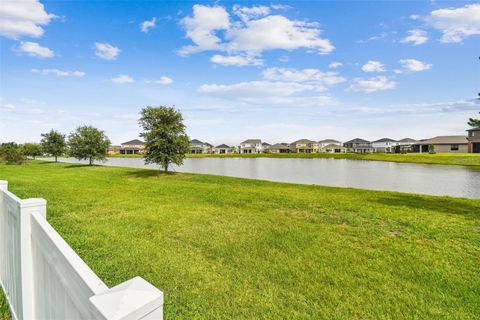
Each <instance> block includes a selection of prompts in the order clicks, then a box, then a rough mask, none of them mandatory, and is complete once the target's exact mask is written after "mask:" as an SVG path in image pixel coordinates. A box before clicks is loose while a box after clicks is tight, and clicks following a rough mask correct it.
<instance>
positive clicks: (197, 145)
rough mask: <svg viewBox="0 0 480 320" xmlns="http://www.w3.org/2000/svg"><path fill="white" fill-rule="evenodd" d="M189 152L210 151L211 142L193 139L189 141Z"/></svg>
mask: <svg viewBox="0 0 480 320" xmlns="http://www.w3.org/2000/svg"><path fill="white" fill-rule="evenodd" d="M190 153H192V154H201V153H211V144H209V143H207V142H202V141H200V140H197V139H193V140H191V141H190Z"/></svg>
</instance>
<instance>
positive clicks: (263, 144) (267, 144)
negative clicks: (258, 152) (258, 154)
mask: <svg viewBox="0 0 480 320" xmlns="http://www.w3.org/2000/svg"><path fill="white" fill-rule="evenodd" d="M262 146H264V147H268V146H271V144H270V143H267V142H262Z"/></svg>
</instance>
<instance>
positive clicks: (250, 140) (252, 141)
mask: <svg viewBox="0 0 480 320" xmlns="http://www.w3.org/2000/svg"><path fill="white" fill-rule="evenodd" d="M261 142H262V140H261V139H247V140H245V141H243V142H240V143H250V144H256V143H261Z"/></svg>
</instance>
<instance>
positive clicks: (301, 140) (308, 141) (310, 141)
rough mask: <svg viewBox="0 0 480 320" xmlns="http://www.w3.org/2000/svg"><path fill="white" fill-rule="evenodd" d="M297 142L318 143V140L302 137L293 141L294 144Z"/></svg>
mask: <svg viewBox="0 0 480 320" xmlns="http://www.w3.org/2000/svg"><path fill="white" fill-rule="evenodd" d="M297 143H316V142H315V141H312V140H308V139H300V140H297V141H293V142H292V144H297Z"/></svg>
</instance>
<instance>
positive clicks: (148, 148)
mask: <svg viewBox="0 0 480 320" xmlns="http://www.w3.org/2000/svg"><path fill="white" fill-rule="evenodd" d="M140 115H141V118H140V120H139V124H140V126H141V127H142V129H143V132H142V133H141V134H140V136H141V137H143V138H144V139H145V153H144V159H145V163H156V164H159V165H160V166H161V167H162V168H163V169H164V170H165V171H168V167H169V166H170V164H172V163H173V164H176V165H178V166H179V165H181V164H182V163H183V159H185V154H186V153H187V152H188V150H189V148H190V139H189V138H188V136H187V134H186V133H185V125H184V124H183V117H182V114H181V113H180V111H178V110H175V109H174V108H173V107H165V106H159V107H150V106H148V107H145V108H143V109H142V111H141V112H140Z"/></svg>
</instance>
